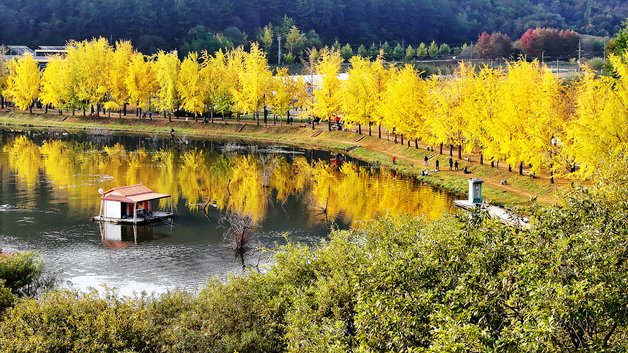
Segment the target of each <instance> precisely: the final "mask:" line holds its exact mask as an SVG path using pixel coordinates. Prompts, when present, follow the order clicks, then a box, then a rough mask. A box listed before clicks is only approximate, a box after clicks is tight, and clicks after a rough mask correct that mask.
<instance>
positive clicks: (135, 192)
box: [102, 184, 170, 203]
mask: <svg viewBox="0 0 628 353" xmlns="http://www.w3.org/2000/svg"><path fill="white" fill-rule="evenodd" d="M166 197H170V195H168V194H160V193H158V192H154V191H153V190H151V189H149V188H147V187H146V186H144V185H142V184H136V185H129V186H120V187H117V188H113V189H109V190H107V191H105V192H104V193H103V194H102V199H103V200H107V201H118V202H126V203H137V202H142V201H149V200H158V199H163V198H166Z"/></svg>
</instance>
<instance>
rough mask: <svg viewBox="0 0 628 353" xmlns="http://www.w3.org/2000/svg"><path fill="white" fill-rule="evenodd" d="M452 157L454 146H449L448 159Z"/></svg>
mask: <svg viewBox="0 0 628 353" xmlns="http://www.w3.org/2000/svg"><path fill="white" fill-rule="evenodd" d="M453 156H454V145H449V157H453Z"/></svg>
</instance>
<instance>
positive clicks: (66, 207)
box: [0, 130, 452, 294]
mask: <svg viewBox="0 0 628 353" xmlns="http://www.w3.org/2000/svg"><path fill="white" fill-rule="evenodd" d="M137 183H142V184H144V185H146V186H147V187H149V188H152V189H154V190H156V191H158V192H162V193H168V194H171V195H172V196H173V201H174V206H175V209H176V212H177V216H176V218H175V219H174V221H173V223H172V224H165V223H162V224H157V225H152V226H138V227H137V229H133V227H131V226H119V225H101V224H98V223H94V222H91V221H90V218H91V217H92V216H94V215H96V214H98V212H99V207H100V198H99V195H98V192H97V190H98V188H103V189H105V190H107V189H108V188H111V187H116V186H123V185H131V184H137ZM205 204H207V213H205V212H203V210H202V208H203V206H204V205H205ZM451 205H452V199H451V198H450V197H449V196H448V195H446V194H445V193H442V192H439V191H437V190H434V189H433V188H431V187H428V186H422V185H420V184H419V183H418V182H416V181H415V180H414V179H413V178H404V177H401V176H398V175H395V174H394V173H392V172H390V171H388V170H383V169H382V170H379V169H378V168H371V167H370V166H368V165H365V164H364V163H361V162H358V161H353V160H350V159H347V158H345V157H344V156H341V155H336V154H333V153H329V152H324V151H310V150H304V149H296V148H289V147H280V146H259V145H250V144H243V143H218V142H209V141H189V140H187V139H185V138H180V137H179V138H177V139H175V140H170V139H159V138H147V137H129V136H102V135H101V136H96V135H68V134H59V133H52V132H11V131H4V130H0V247H2V248H3V249H5V250H9V251H23V250H36V251H39V252H41V253H42V254H43V256H44V259H45V263H46V269H47V270H48V271H51V272H56V273H58V276H59V277H60V278H61V279H63V281H64V283H65V285H66V286H71V287H73V288H77V289H81V290H83V289H87V288H88V287H90V286H91V287H99V286H101V285H107V286H109V287H113V288H117V289H118V290H119V292H120V293H121V294H132V293H133V292H140V291H143V290H145V291H148V292H153V291H154V292H157V293H160V292H164V291H167V290H171V289H175V288H185V289H189V290H196V289H198V288H199V287H200V286H202V284H204V283H205V282H206V280H207V278H208V277H212V276H217V277H219V278H225V277H227V276H228V275H229V274H232V273H242V272H243V271H245V270H244V269H243V263H242V259H240V258H237V257H236V256H235V254H234V251H233V249H232V248H231V247H230V246H229V245H228V242H226V241H225V240H224V239H223V234H224V231H225V229H224V228H223V227H220V226H219V220H220V219H221V217H223V216H224V214H225V213H226V212H231V213H237V214H239V215H243V216H248V217H250V218H251V219H252V220H253V222H254V225H255V230H254V236H253V241H252V242H251V243H250V246H249V247H250V248H252V250H250V251H248V252H247V253H246V254H245V256H244V265H246V266H247V268H249V267H250V266H255V265H258V264H264V263H266V262H268V261H269V260H268V258H269V256H270V255H269V252H260V251H257V250H255V249H258V248H270V249H272V248H273V247H276V246H277V245H280V244H285V242H286V239H289V240H290V241H295V242H305V243H315V242H318V241H320V240H321V239H325V238H326V236H327V234H328V233H329V229H330V227H332V226H333V227H336V228H349V227H350V226H351V225H352V224H354V222H358V221H361V220H368V219H373V218H376V217H378V216H383V215H387V214H390V215H395V214H403V213H410V214H423V215H425V217H427V218H438V217H440V216H441V215H442V214H443V213H445V212H448V211H449V210H450V209H451V207H452V206H451ZM163 206H165V205H163Z"/></svg>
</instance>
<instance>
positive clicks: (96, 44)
mask: <svg viewBox="0 0 628 353" xmlns="http://www.w3.org/2000/svg"><path fill="white" fill-rule="evenodd" d="M112 53H113V50H112V48H111V46H110V45H109V42H108V41H107V40H106V39H104V38H102V37H101V38H98V39H94V40H91V41H82V42H70V43H69V44H68V46H67V54H66V60H67V61H68V68H69V70H70V72H71V77H72V85H73V91H74V92H75V93H76V96H77V99H78V101H79V102H80V103H81V104H82V105H83V108H84V109H83V114H85V107H86V106H87V105H91V106H92V109H94V106H95V108H96V110H97V111H98V110H100V108H101V106H102V104H103V103H104V102H105V99H106V97H107V92H108V91H109V87H108V86H109V85H108V79H109V74H110V72H111V70H110V66H111V64H112V60H111V57H112Z"/></svg>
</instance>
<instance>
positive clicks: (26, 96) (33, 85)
mask: <svg viewBox="0 0 628 353" xmlns="http://www.w3.org/2000/svg"><path fill="white" fill-rule="evenodd" d="M9 72H10V75H9V78H8V80H7V88H6V90H5V91H4V95H5V96H6V97H7V98H8V99H10V100H12V101H13V102H14V103H15V105H16V106H17V107H18V108H20V109H22V110H25V109H28V108H30V107H31V106H32V104H33V103H34V102H35V100H36V99H37V97H38V96H39V82H40V80H41V77H40V76H41V74H40V72H39V67H38V66H37V62H35V59H34V58H33V56H32V55H29V54H27V55H24V56H23V57H21V58H16V59H13V60H12V61H10V62H9Z"/></svg>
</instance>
